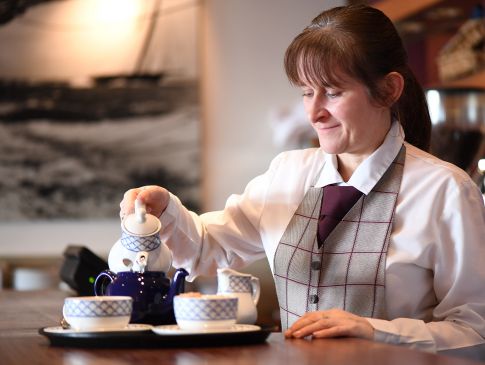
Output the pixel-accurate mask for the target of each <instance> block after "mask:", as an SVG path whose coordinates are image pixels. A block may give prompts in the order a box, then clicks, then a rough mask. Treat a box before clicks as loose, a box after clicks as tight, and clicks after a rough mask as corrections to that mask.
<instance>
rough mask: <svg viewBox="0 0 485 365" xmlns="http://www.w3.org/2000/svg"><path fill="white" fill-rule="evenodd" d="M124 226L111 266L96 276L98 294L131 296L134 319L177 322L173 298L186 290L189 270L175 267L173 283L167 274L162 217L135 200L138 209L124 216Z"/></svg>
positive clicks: (168, 257) (169, 255)
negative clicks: (162, 237) (162, 238)
mask: <svg viewBox="0 0 485 365" xmlns="http://www.w3.org/2000/svg"><path fill="white" fill-rule="evenodd" d="M121 228H122V233H121V238H120V239H119V240H118V241H117V242H116V243H115V245H114V246H113V247H112V248H111V250H110V253H109V257H108V264H109V268H110V270H105V271H103V272H102V273H100V274H99V275H98V277H97V278H96V281H95V283H94V291H95V294H96V295H110V296H112V295H115V296H119V295H122V296H126V295H127V296H131V297H132V298H133V314H132V317H131V322H133V323H150V324H155V325H159V324H172V323H175V317H174V312H173V298H174V296H176V295H178V294H180V293H182V292H183V291H184V284H185V277H186V276H187V275H188V273H187V271H185V270H184V269H178V270H176V272H175V274H174V278H173V282H172V283H171V282H170V278H168V277H167V274H168V272H169V270H170V268H171V266H172V252H171V251H170V249H169V248H168V247H167V246H166V245H165V244H164V243H163V242H161V240H160V234H159V233H160V229H161V224H160V221H159V219H158V218H157V217H155V216H154V215H151V214H148V213H147V212H146V207H145V205H144V204H143V203H142V202H141V201H139V200H136V201H135V212H134V213H133V214H129V215H128V216H127V217H126V218H125V219H123V220H122V222H121Z"/></svg>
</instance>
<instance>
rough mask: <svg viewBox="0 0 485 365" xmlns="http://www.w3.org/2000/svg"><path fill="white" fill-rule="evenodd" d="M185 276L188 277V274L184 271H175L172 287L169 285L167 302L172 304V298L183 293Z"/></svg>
mask: <svg viewBox="0 0 485 365" xmlns="http://www.w3.org/2000/svg"><path fill="white" fill-rule="evenodd" d="M187 275H189V273H188V272H187V270H185V269H177V271H175V274H174V276H173V282H172V285H170V290H169V291H168V294H167V300H168V301H169V302H172V300H173V297H174V296H176V295H178V294H180V293H183V292H184V290H185V278H186V277H187Z"/></svg>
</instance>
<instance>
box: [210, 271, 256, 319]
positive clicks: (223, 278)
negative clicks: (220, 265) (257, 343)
mask: <svg viewBox="0 0 485 365" xmlns="http://www.w3.org/2000/svg"><path fill="white" fill-rule="evenodd" d="M260 292H261V288H260V284H259V279H258V278H257V277H255V276H252V275H251V274H245V273H241V272H237V271H235V270H232V269H228V268H224V269H217V294H224V295H231V296H236V297H237V298H238V308H237V319H236V322H237V323H243V324H254V323H255V322H256V319H257V318H258V310H257V308H256V305H257V304H258V301H259V295H260Z"/></svg>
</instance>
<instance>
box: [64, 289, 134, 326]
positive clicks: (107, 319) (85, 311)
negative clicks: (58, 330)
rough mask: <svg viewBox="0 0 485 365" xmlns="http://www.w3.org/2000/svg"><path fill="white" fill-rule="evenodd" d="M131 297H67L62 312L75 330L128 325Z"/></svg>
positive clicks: (131, 307)
mask: <svg viewBox="0 0 485 365" xmlns="http://www.w3.org/2000/svg"><path fill="white" fill-rule="evenodd" d="M132 311H133V299H132V298H131V297H129V296H90V297H68V298H66V299H64V306H63V307H62V314H63V316H64V319H65V320H66V322H67V323H69V325H70V326H71V328H72V329H74V330H76V331H93V330H95V331H102V330H110V329H122V328H125V327H126V326H128V323H129V322H130V317H131V312H132Z"/></svg>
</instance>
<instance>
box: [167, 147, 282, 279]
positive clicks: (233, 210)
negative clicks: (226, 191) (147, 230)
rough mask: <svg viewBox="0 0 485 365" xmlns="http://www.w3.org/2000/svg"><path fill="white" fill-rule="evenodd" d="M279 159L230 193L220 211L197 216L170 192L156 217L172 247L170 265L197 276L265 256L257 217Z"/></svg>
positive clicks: (193, 276) (243, 264)
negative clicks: (244, 186)
mask: <svg viewBox="0 0 485 365" xmlns="http://www.w3.org/2000/svg"><path fill="white" fill-rule="evenodd" d="M279 159H280V158H279V157H276V158H275V159H274V160H273V162H272V163H271V165H270V168H269V169H268V171H266V172H265V173H264V174H262V175H260V176H258V177H256V178H255V179H253V180H252V181H251V182H250V183H249V184H248V185H247V186H246V189H245V190H244V193H243V194H241V195H236V194H234V195H231V196H230V197H229V199H228V200H227V202H226V205H225V208H224V209H223V210H221V211H215V212H209V213H205V214H202V215H197V214H196V213H194V212H191V211H189V210H187V209H186V208H185V207H184V206H183V205H182V203H181V202H180V200H179V199H178V198H177V197H176V196H175V195H172V194H170V201H169V204H168V206H167V209H166V210H165V212H164V213H163V214H162V216H161V218H160V220H161V223H162V230H161V234H160V237H161V239H162V241H163V242H165V243H166V244H167V246H168V247H169V248H170V249H171V250H172V254H173V264H174V266H175V267H183V268H185V269H186V270H187V271H188V272H189V277H188V280H193V279H194V278H195V277H196V276H198V275H214V274H215V273H216V270H217V268H218V267H232V268H240V267H243V266H245V265H247V264H249V263H250V262H253V261H255V260H258V259H261V258H264V257H265V251H264V249H263V244H262V240H261V235H260V227H259V225H260V219H261V214H262V210H263V208H264V204H265V199H266V193H267V189H268V187H269V184H270V183H271V180H272V177H273V175H274V169H275V168H276V165H277V164H278V160H279Z"/></svg>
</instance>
